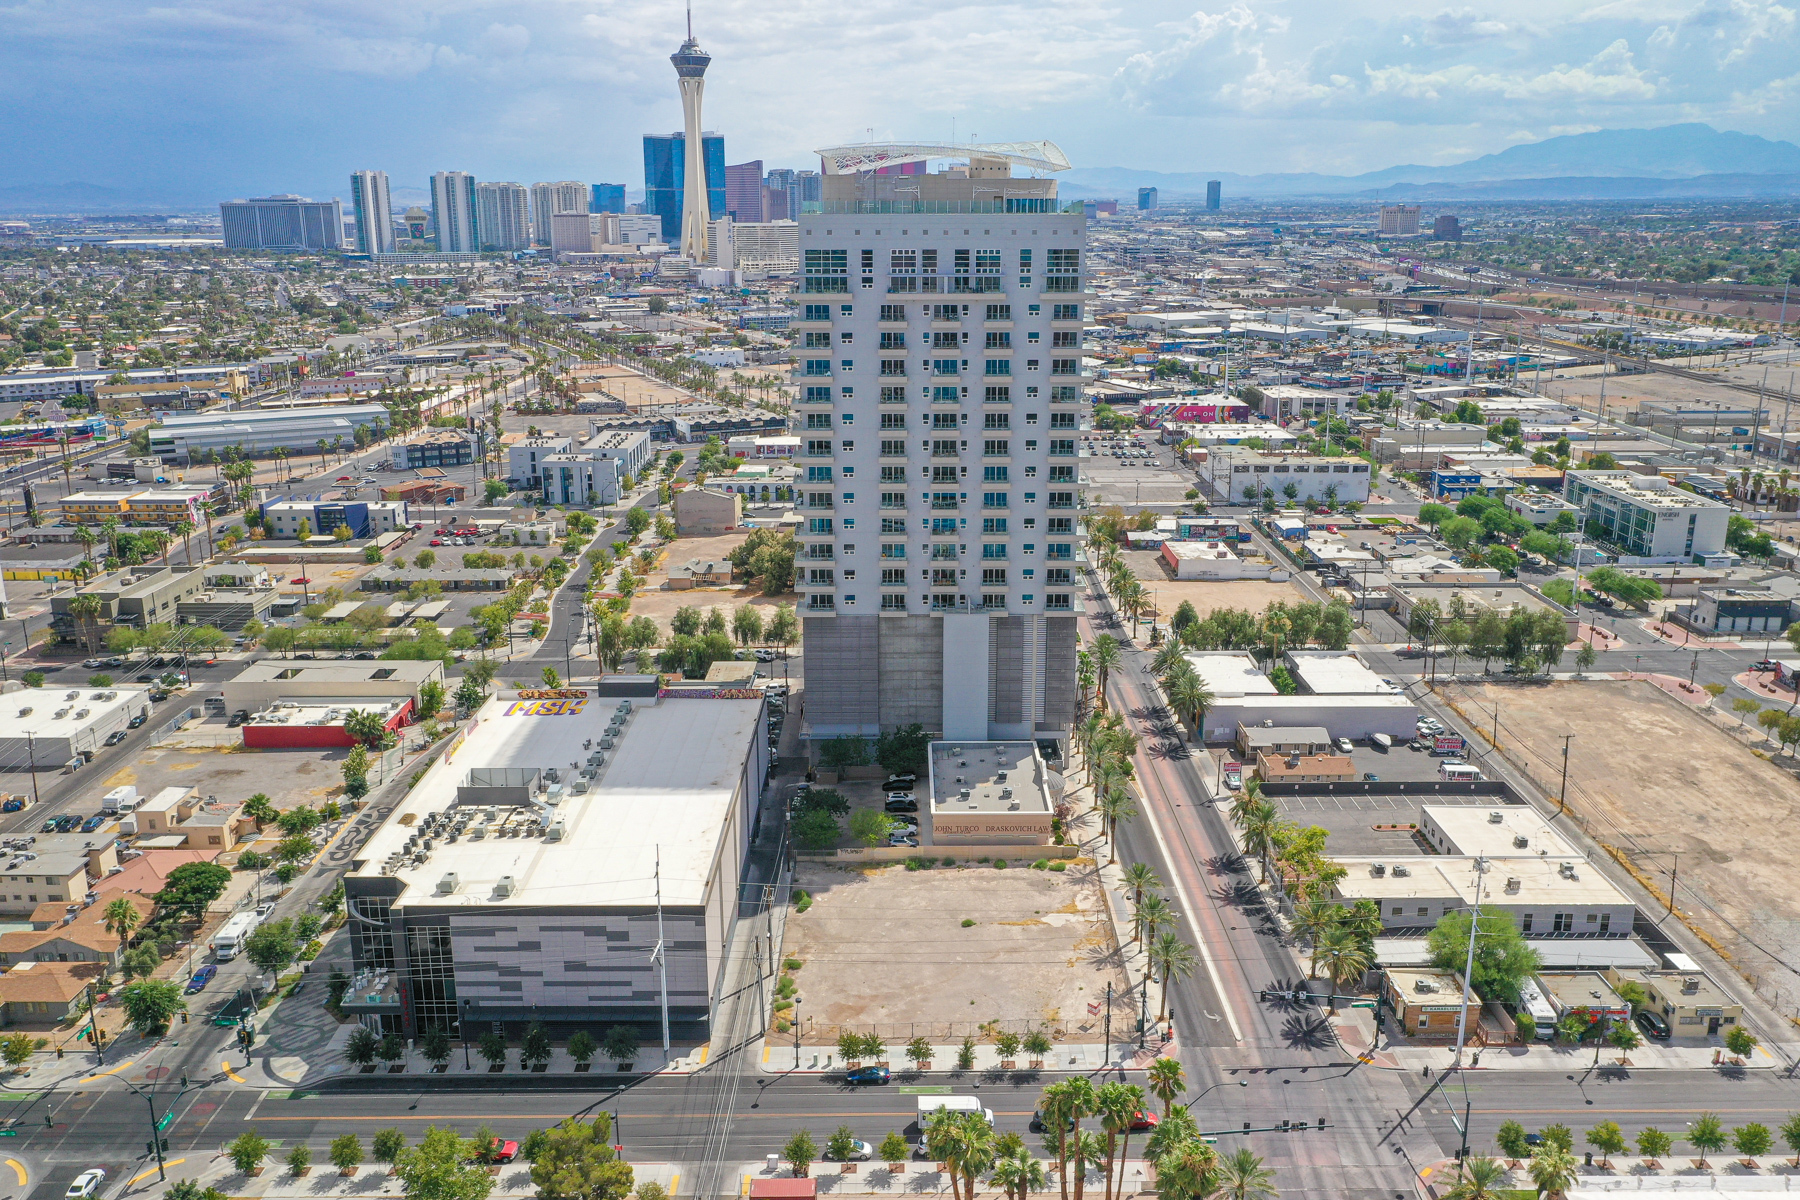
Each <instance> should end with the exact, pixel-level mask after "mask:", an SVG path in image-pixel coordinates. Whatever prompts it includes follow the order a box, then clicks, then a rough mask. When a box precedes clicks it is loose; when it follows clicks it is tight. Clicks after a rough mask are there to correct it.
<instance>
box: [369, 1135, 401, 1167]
mask: <svg viewBox="0 0 1800 1200" xmlns="http://www.w3.org/2000/svg"><path fill="white" fill-rule="evenodd" d="M404 1149H406V1135H405V1134H404V1133H401V1132H400V1131H399V1130H398V1129H383V1130H382V1131H381V1132H379V1133H377V1134H376V1135H375V1143H374V1147H373V1151H374V1157H375V1161H376V1162H384V1163H391V1162H393V1161H394V1160H395V1159H396V1158H398V1157H400V1152H401V1151H402V1150H404Z"/></svg>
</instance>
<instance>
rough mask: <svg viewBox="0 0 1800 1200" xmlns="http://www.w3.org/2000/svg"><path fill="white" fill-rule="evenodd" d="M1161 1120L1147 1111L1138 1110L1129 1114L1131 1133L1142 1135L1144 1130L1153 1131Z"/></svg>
mask: <svg viewBox="0 0 1800 1200" xmlns="http://www.w3.org/2000/svg"><path fill="white" fill-rule="evenodd" d="M1161 1120H1162V1118H1161V1117H1159V1116H1157V1115H1156V1114H1155V1113H1153V1112H1151V1111H1150V1110H1149V1109H1146V1108H1140V1109H1138V1110H1137V1111H1136V1112H1134V1113H1132V1114H1131V1132H1133V1133H1142V1132H1144V1130H1146V1129H1155V1128H1156V1126H1157V1124H1158V1123H1159V1122H1160V1121H1161Z"/></svg>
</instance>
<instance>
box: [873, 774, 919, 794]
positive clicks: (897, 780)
mask: <svg viewBox="0 0 1800 1200" xmlns="http://www.w3.org/2000/svg"><path fill="white" fill-rule="evenodd" d="M918 785H919V777H918V776H917V775H889V776H888V777H887V781H886V782H885V783H883V784H882V785H881V790H882V791H884V792H910V791H912V790H913V789H914V788H915V787H917V786H918Z"/></svg>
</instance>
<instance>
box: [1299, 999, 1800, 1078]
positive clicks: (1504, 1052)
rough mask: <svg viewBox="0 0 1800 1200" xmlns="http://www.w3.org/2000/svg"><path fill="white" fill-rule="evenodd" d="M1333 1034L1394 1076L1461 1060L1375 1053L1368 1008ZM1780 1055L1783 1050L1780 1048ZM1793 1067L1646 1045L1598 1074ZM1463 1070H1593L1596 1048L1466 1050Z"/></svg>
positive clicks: (1440, 1051)
mask: <svg viewBox="0 0 1800 1200" xmlns="http://www.w3.org/2000/svg"><path fill="white" fill-rule="evenodd" d="M1331 1030H1332V1033H1334V1034H1335V1035H1336V1036H1337V1039H1338V1044H1339V1045H1341V1046H1342V1047H1343V1048H1344V1050H1345V1052H1346V1053H1348V1054H1350V1055H1352V1056H1353V1057H1355V1058H1358V1059H1360V1060H1362V1061H1363V1062H1366V1063H1368V1064H1369V1065H1370V1066H1374V1067H1380V1068H1382V1069H1383V1070H1389V1071H1407V1072H1412V1073H1419V1072H1423V1071H1425V1070H1426V1069H1427V1068H1429V1069H1430V1070H1431V1071H1434V1072H1436V1071H1445V1070H1449V1069H1450V1068H1451V1066H1452V1065H1453V1064H1454V1063H1455V1061H1456V1048H1455V1046H1454V1045H1442V1046H1437V1045H1433V1046H1409V1045H1405V1044H1401V1045H1394V1044H1393V1042H1392V1041H1391V1040H1390V1039H1389V1038H1388V1036H1387V1035H1386V1034H1383V1036H1382V1043H1383V1045H1382V1048H1381V1049H1380V1050H1374V1051H1371V1050H1370V1048H1369V1047H1370V1045H1371V1040H1372V1038H1373V1035H1374V1032H1375V1017H1374V1014H1373V1013H1372V1012H1370V1011H1369V1010H1368V1009H1349V1010H1346V1009H1339V1010H1338V1012H1337V1015H1336V1016H1334V1017H1332V1018H1331ZM1777 1049H1778V1050H1779V1047H1777ZM1786 1065H1787V1063H1786V1060H1785V1059H1783V1058H1781V1057H1779V1056H1778V1055H1777V1054H1774V1053H1771V1052H1770V1051H1768V1050H1766V1049H1764V1048H1763V1047H1762V1046H1758V1047H1756V1049H1755V1050H1754V1051H1753V1052H1752V1053H1751V1055H1750V1058H1749V1060H1748V1061H1747V1062H1743V1063H1738V1062H1737V1061H1736V1060H1734V1059H1733V1058H1732V1057H1731V1055H1730V1054H1729V1053H1728V1052H1726V1051H1725V1050H1724V1049H1723V1046H1722V1044H1721V1045H1720V1046H1710V1045H1707V1046H1696V1045H1687V1046H1663V1045H1658V1044H1656V1043H1654V1042H1651V1041H1649V1040H1647V1039H1646V1040H1645V1041H1644V1043H1643V1044H1642V1045H1640V1046H1639V1047H1638V1048H1637V1049H1636V1050H1633V1051H1630V1052H1629V1053H1624V1054H1622V1053H1620V1052H1619V1051H1618V1050H1615V1049H1613V1048H1612V1047H1611V1046H1606V1047H1603V1048H1602V1049H1601V1051H1600V1064H1599V1067H1598V1069H1599V1070H1601V1071H1608V1070H1619V1069H1625V1070H1631V1071H1657V1070H1663V1071H1698V1070H1712V1069H1715V1068H1717V1069H1723V1070H1738V1071H1774V1070H1779V1069H1781V1068H1783V1067H1785V1066H1786ZM1463 1066H1464V1068H1465V1069H1466V1070H1472V1071H1561V1072H1563V1073H1564V1074H1572V1073H1580V1072H1583V1071H1588V1070H1593V1069H1595V1067H1594V1047H1593V1045H1592V1044H1591V1043H1590V1044H1587V1045H1582V1046H1561V1045H1556V1044H1554V1043H1551V1042H1547V1041H1546V1042H1534V1043H1533V1044H1531V1045H1530V1046H1476V1045H1470V1046H1467V1047H1465V1048H1464V1050H1463Z"/></svg>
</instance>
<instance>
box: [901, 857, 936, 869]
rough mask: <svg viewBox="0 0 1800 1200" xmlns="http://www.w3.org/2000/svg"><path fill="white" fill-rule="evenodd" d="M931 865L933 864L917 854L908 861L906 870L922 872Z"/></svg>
mask: <svg viewBox="0 0 1800 1200" xmlns="http://www.w3.org/2000/svg"><path fill="white" fill-rule="evenodd" d="M930 865H931V864H930V863H929V862H927V861H925V860H924V859H922V858H920V857H919V856H918V855H916V854H915V855H914V856H913V857H911V858H909V859H907V860H906V869H907V870H909V871H922V870H924V869H925V868H926V867H928V866H930Z"/></svg>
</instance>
